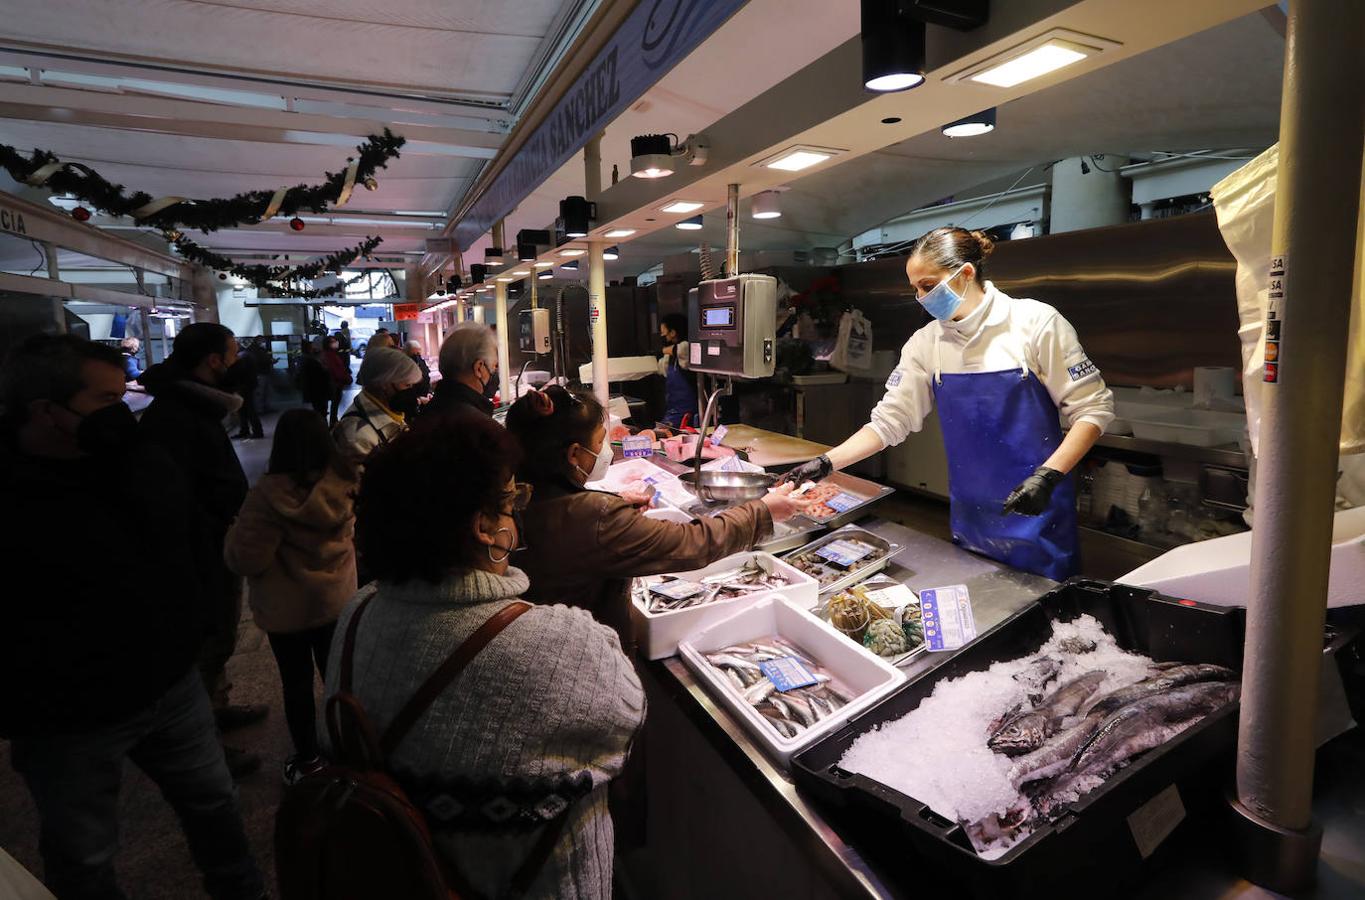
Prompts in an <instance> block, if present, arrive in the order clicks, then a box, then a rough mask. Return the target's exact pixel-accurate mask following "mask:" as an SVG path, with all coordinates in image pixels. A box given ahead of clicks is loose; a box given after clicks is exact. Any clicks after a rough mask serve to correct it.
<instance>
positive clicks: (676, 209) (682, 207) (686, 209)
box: [659, 200, 706, 214]
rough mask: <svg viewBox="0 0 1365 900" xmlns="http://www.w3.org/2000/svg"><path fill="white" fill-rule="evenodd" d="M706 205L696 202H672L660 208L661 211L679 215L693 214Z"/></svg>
mask: <svg viewBox="0 0 1365 900" xmlns="http://www.w3.org/2000/svg"><path fill="white" fill-rule="evenodd" d="M705 205H706V204H705V203H701V202H698V201H695V200H670V201H669V202H667V203H665V204H664V205H663V206H661V207H659V211H660V212H666V213H679V214H682V213H691V212H696V211H697V210H699V209H701V208H702V207H703V206H705Z"/></svg>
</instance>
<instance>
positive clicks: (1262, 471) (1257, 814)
mask: <svg viewBox="0 0 1365 900" xmlns="http://www.w3.org/2000/svg"><path fill="white" fill-rule="evenodd" d="M1361 33H1365V5H1362V4H1359V3H1341V2H1339V0H1293V2H1292V3H1291V4H1290V7H1289V30H1288V36H1287V42H1286V52H1285V70H1284V71H1285V76H1284V90H1283V99H1282V101H1281V108H1280V169H1279V180H1278V186H1277V189H1276V193H1277V195H1276V198H1275V226H1274V232H1273V237H1272V241H1271V255H1272V257H1273V260H1274V261H1273V262H1272V268H1271V272H1269V273H1267V277H1268V279H1269V286H1270V290H1271V295H1270V296H1271V300H1270V308H1269V310H1268V312H1267V325H1266V327H1267V335H1266V336H1267V339H1268V340H1269V341H1271V342H1272V346H1275V345H1274V344H1273V342H1274V341H1276V340H1278V345H1277V346H1276V349H1277V350H1278V352H1277V354H1276V356H1275V362H1274V363H1273V364H1272V365H1271V366H1269V371H1268V372H1267V376H1266V385H1265V389H1264V390H1263V391H1262V393H1261V397H1262V401H1261V402H1262V412H1261V415H1262V426H1261V445H1260V451H1261V452H1260V458H1259V460H1258V465H1257V473H1256V526H1255V528H1254V529H1253V532H1252V553H1251V596H1250V602H1249V606H1248V608H1247V636H1246V655H1245V660H1244V672H1243V676H1242V710H1241V727H1240V735H1239V739H1238V747H1237V802H1236V803H1235V804H1234V809H1235V811H1236V812H1237V813H1238V814H1239V815H1238V817H1237V822H1238V827H1239V836H1240V838H1241V841H1240V845H1239V846H1240V848H1241V850H1242V851H1243V869H1244V874H1245V875H1246V876H1247V877H1248V878H1250V879H1251V880H1253V881H1256V882H1258V883H1260V884H1262V885H1265V886H1267V887H1269V888H1271V889H1273V890H1276V891H1279V892H1282V893H1291V892H1296V891H1299V890H1301V889H1303V888H1305V887H1307V886H1308V885H1310V884H1311V883H1312V882H1313V881H1314V879H1315V875H1316V869H1317V857H1318V850H1319V847H1320V844H1321V838H1322V833H1321V830H1320V829H1319V828H1318V827H1317V826H1316V825H1315V824H1314V823H1313V821H1312V790H1313V761H1314V760H1313V756H1314V749H1315V748H1314V725H1315V722H1316V717H1317V697H1318V683H1319V678H1320V675H1321V671H1320V670H1321V667H1322V638H1323V621H1324V618H1325V609H1326V597H1327V576H1328V561H1329V554H1330V552H1331V551H1330V547H1331V536H1332V515H1333V501H1334V496H1335V490H1334V489H1335V482H1336V474H1337V448H1338V437H1339V434H1340V427H1341V408H1342V393H1343V389H1344V376H1345V366H1346V336H1347V330H1348V324H1349V321H1350V303H1351V292H1352V287H1353V285H1352V281H1353V277H1354V273H1353V268H1354V260H1355V238H1356V234H1357V227H1358V216H1359V206H1360V196H1359V191H1357V190H1355V188H1354V185H1355V184H1356V183H1357V181H1358V179H1359V176H1360V171H1361V144H1362V141H1363V140H1365V87H1363V86H1365V63H1362V57H1361V55H1360V50H1359V47H1358V41H1357V40H1356V38H1357V37H1358V36H1359V35H1360V34H1361ZM1343 181H1344V182H1347V183H1348V184H1349V185H1351V186H1350V187H1348V188H1347V189H1344V190H1343ZM1277 282H1279V284H1277Z"/></svg>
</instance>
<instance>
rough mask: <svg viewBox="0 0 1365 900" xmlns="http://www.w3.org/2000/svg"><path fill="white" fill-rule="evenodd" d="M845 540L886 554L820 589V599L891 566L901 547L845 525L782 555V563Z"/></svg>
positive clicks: (854, 526)
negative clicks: (853, 541)
mask: <svg viewBox="0 0 1365 900" xmlns="http://www.w3.org/2000/svg"><path fill="white" fill-rule="evenodd" d="M845 538H853V539H855V540H859V541H863V542H864V543H868V544H871V545H872V546H874V547H879V548H881V549H884V550H885V551H886V553H885V555H883V556H882V558H881V559H877V560H874V561H872V562H870V563H868V564H867V565H865V566H861V567H859V568H856V569H854V570H853V571H851V572H849V573H848V574H847V575H845V576H844V577H843V578H840V579H839V580H838V581H834V582H831V583H830V584H829V585H828V586H826V587H822V588H820V596H822V597H823V596H825V595H826V594H833V593H834V592H836V591H842V590H844V589H845V588H848V587H852V586H853V585H855V584H857V583H858V582H860V581H862V580H863V579H865V578H867V577H868V576H870V575H873V574H875V573H877V572H880V571H881V570H883V569H885V568H886V567H887V566H889V565H891V560H892V559H894V558H895V556H896V554H897V553H900V552H901V545H900V544H897V543H895V542H894V541H888V540H887V539H886V538H884V537H880V536H879V535H875V534H873V533H872V532H870V531H868V530H866V529H864V528H859V527H858V526H856V525H845V526H844V527H843V528H839V529H836V530H834V531H831V532H830V533H829V534H826V535H824V536H823V537H819V538H816V539H815V540H813V541H811V542H810V543H809V544H806V545H804V546H802V547H798V548H797V549H795V550H793V551H791V552H790V553H784V554H782V559H783V561H785V562H789V563H790V561H791V559H792V557H794V556H798V555H800V554H802V553H807V552H809V551H812V550H818V549H820V548H821V547H823V546H825V545H826V544H828V543H830V542H831V541H837V540H842V539H845Z"/></svg>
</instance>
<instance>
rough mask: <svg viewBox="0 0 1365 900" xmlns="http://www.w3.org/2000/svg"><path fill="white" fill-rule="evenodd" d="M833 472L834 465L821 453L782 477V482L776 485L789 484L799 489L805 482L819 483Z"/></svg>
mask: <svg viewBox="0 0 1365 900" xmlns="http://www.w3.org/2000/svg"><path fill="white" fill-rule="evenodd" d="M833 471H834V463H832V462H830V461H829V457H828V456H826V455H825V454H823V453H821V454H820V455H819V456H817V457H815V459H812V460H811V461H810V462H803V463H802V464H801V465H799V466H797V467H796V468H794V469H792V470H791V471H790V472H788V473H787V474H786V475H783V476H782V480H781V481H779V482H778V484H786V483H788V482H791V483H792V484H794V485H796V486H797V487H800V486H801V485H803V484H805V483H806V482H807V481H819V480H820V479H822V478H824V477H825V476H827V475H829V473H830V472H833Z"/></svg>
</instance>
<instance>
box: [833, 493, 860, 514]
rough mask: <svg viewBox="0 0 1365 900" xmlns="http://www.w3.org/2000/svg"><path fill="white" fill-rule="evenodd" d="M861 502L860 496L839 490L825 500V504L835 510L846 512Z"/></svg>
mask: <svg viewBox="0 0 1365 900" xmlns="http://www.w3.org/2000/svg"><path fill="white" fill-rule="evenodd" d="M862 502H863V498H862V497H855V496H853V495H852V494H848V493H844V492H843V491H840V492H839V493H837V494H835V495H834V496H833V497H830V498H829V499H828V500H826V501H825V505H826V506H828V507H829V508H830V509H832V510H834V511H835V512H848V511H849V510H850V509H852V508H853V507H855V506H857V505H858V504H860V503H862Z"/></svg>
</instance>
